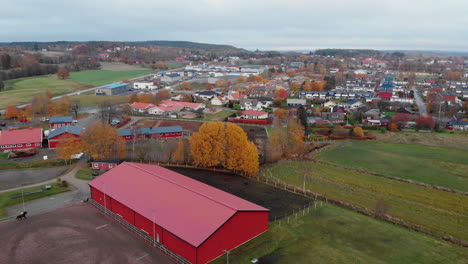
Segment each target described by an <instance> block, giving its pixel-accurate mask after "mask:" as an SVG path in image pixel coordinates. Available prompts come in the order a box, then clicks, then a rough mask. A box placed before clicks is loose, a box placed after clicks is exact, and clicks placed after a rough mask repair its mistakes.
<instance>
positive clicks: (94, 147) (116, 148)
mask: <svg viewBox="0 0 468 264" xmlns="http://www.w3.org/2000/svg"><path fill="white" fill-rule="evenodd" d="M81 139H82V141H83V151H84V152H86V153H87V154H89V155H91V157H92V158H93V159H121V158H124V157H125V156H126V155H127V149H126V144H125V140H124V139H123V138H122V137H120V136H119V134H118V133H117V129H116V128H114V127H112V126H110V125H108V124H103V123H101V122H96V123H94V124H92V125H91V126H90V127H88V128H87V129H86V130H85V131H84V132H83V133H82V135H81Z"/></svg>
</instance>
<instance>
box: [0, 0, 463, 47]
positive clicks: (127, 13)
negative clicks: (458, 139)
mask: <svg viewBox="0 0 468 264" xmlns="http://www.w3.org/2000/svg"><path fill="white" fill-rule="evenodd" d="M0 6H2V14H1V16H0V42H11V41H58V40H80V41H86V40H123V41H135V40H187V41H195V42H204V43H217V44H229V45H234V46H236V47H241V48H246V49H257V48H258V49H262V50H266V49H272V50H273V49H274V50H302V49H305V50H311V49H317V48H374V49H425V50H456V51H468V15H467V14H466V12H467V11H468V1H467V0H352V1H351V0H229V1H228V0H177V1H171V0H166V1H162V0H78V1H76V0H69V1H66V0H0Z"/></svg>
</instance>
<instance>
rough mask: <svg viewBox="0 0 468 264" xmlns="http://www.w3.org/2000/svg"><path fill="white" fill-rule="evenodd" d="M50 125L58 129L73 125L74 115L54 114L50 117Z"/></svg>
mask: <svg viewBox="0 0 468 264" xmlns="http://www.w3.org/2000/svg"><path fill="white" fill-rule="evenodd" d="M49 125H50V128H51V129H56V128H60V127H64V126H70V125H73V117H72V116H53V117H51V118H50V119H49Z"/></svg>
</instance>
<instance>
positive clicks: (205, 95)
mask: <svg viewBox="0 0 468 264" xmlns="http://www.w3.org/2000/svg"><path fill="white" fill-rule="evenodd" d="M194 95H195V96H196V97H198V98H200V99H203V100H206V101H209V100H211V99H213V97H215V96H217V95H218V94H217V93H216V92H214V91H200V92H195V93H194Z"/></svg>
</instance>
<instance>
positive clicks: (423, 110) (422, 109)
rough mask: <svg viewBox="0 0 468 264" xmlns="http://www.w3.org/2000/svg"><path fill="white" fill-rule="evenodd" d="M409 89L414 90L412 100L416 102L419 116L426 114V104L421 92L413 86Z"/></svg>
mask: <svg viewBox="0 0 468 264" xmlns="http://www.w3.org/2000/svg"><path fill="white" fill-rule="evenodd" d="M411 89H412V90H413V92H414V100H415V102H416V104H417V105H418V109H419V115H420V116H425V115H427V109H426V104H425V103H424V100H423V99H422V97H421V94H420V93H419V91H418V90H417V89H416V88H415V87H414V86H413V87H412V88H411Z"/></svg>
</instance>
